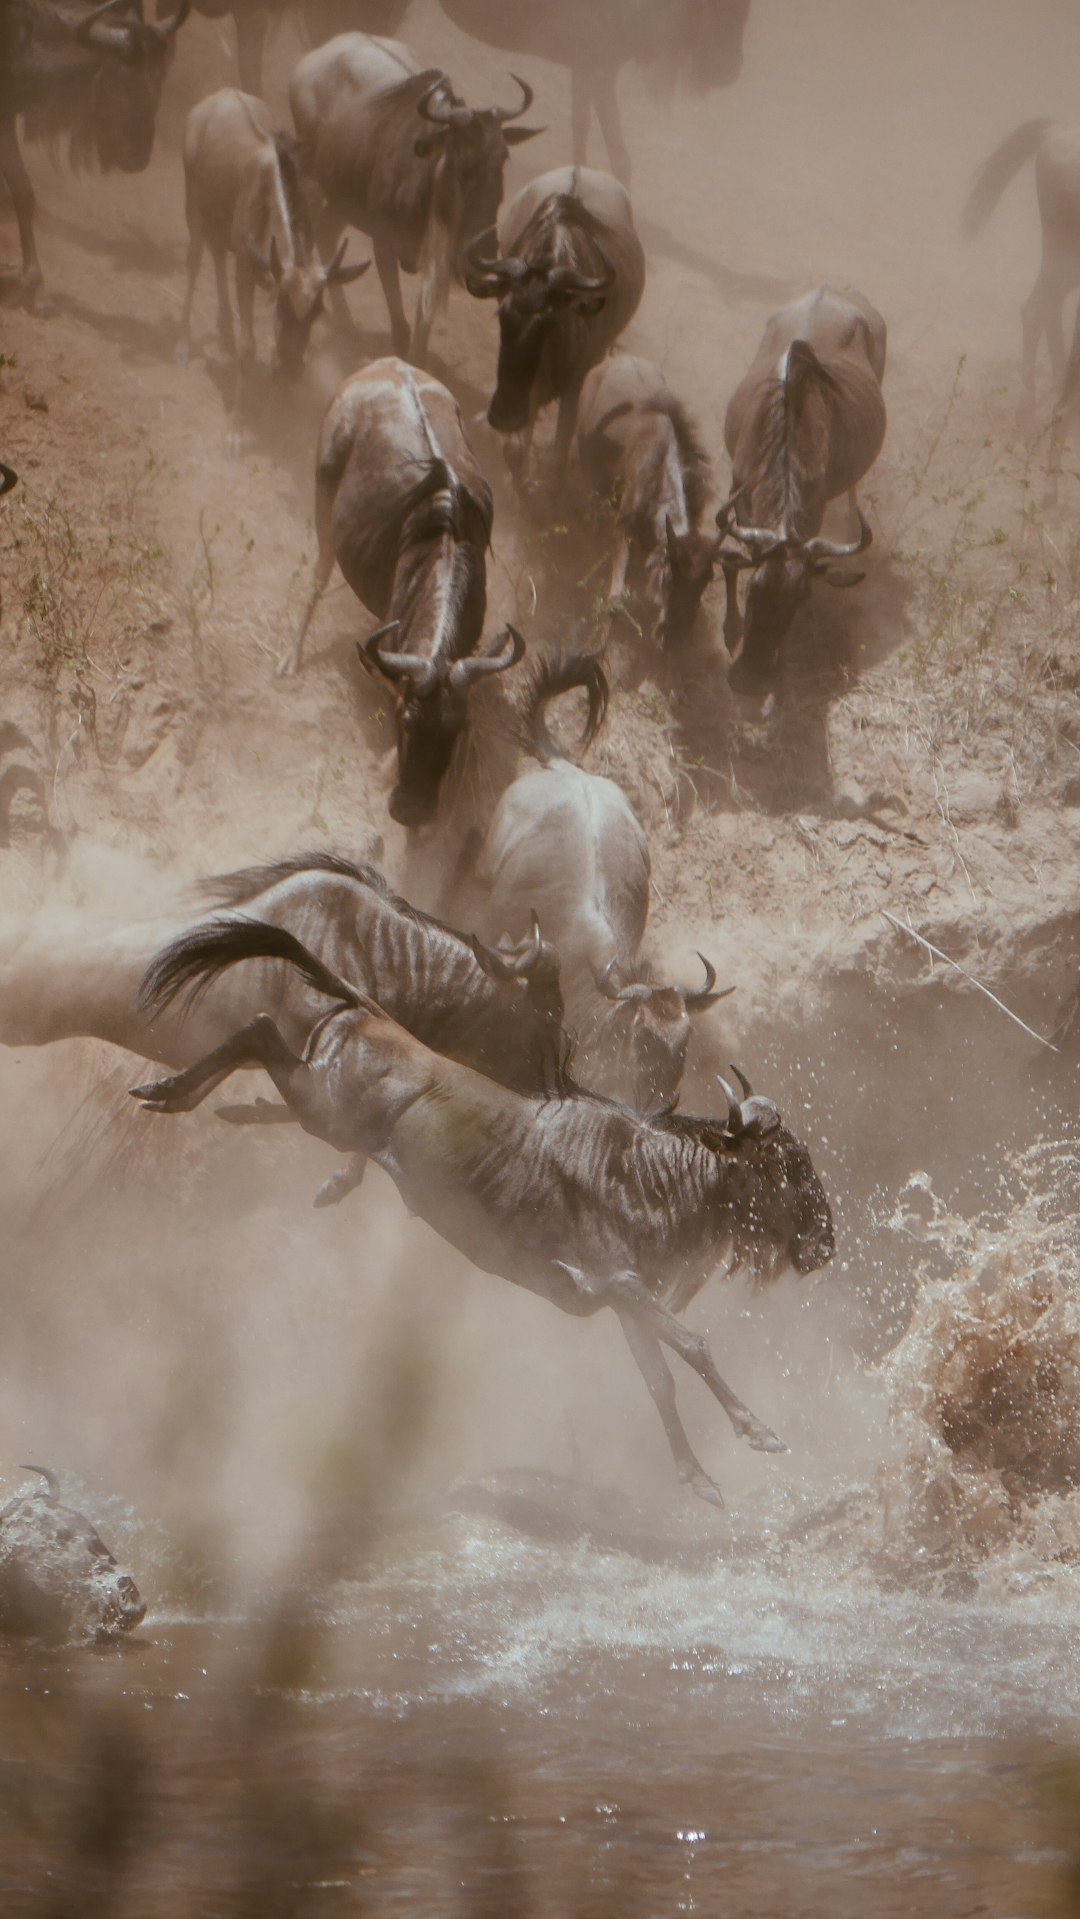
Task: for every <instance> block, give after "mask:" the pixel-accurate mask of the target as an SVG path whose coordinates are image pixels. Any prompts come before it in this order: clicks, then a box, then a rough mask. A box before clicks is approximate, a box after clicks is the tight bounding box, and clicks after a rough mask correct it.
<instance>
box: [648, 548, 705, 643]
mask: <svg viewBox="0 0 1080 1919" xmlns="http://www.w3.org/2000/svg"><path fill="white" fill-rule="evenodd" d="M665 532H666V547H665V556H664V564H663V565H662V568H661V572H660V577H659V581H658V591H657V594H656V599H657V611H656V619H655V622H654V625H653V633H652V637H653V639H654V640H655V641H656V643H657V645H659V646H681V645H682V644H683V642H684V641H686V640H688V639H689V638H690V636H691V634H692V633H693V630H694V622H695V620H696V619H697V616H698V613H699V611H700V608H701V602H702V599H703V597H704V595H705V592H706V590H707V588H708V587H709V586H710V585H711V584H712V577H713V573H714V572H715V570H716V554H717V548H718V545H719V542H718V541H717V540H715V539H713V538H712V537H711V536H710V535H709V534H707V533H702V532H700V531H698V529H697V528H695V527H690V528H689V529H688V531H687V532H685V533H676V531H675V529H674V527H673V526H672V524H671V520H670V518H669V519H668V521H667V523H666V528H665Z"/></svg>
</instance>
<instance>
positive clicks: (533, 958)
mask: <svg viewBox="0 0 1080 1919" xmlns="http://www.w3.org/2000/svg"><path fill="white" fill-rule="evenodd" d="M529 918H530V920H531V921H532V930H531V932H529V933H528V934H526V936H525V938H524V939H523V940H521V941H520V942H519V943H518V945H517V946H508V947H499V946H485V945H484V942H483V940H482V939H480V938H479V936H478V935H477V934H476V933H474V934H473V936H472V939H471V940H470V942H469V944H470V945H471V947H472V950H473V955H474V957H475V959H476V963H477V965H478V966H479V967H480V969H481V971H482V972H484V973H486V974H487V975H488V977H489V979H501V980H509V979H527V978H528V976H529V974H530V973H532V972H534V971H535V969H536V967H537V966H538V965H539V963H540V959H541V957H542V955H543V951H544V941H543V937H542V935H541V932H540V921H539V920H538V919H537V917H536V914H535V913H531V914H530V915H529Z"/></svg>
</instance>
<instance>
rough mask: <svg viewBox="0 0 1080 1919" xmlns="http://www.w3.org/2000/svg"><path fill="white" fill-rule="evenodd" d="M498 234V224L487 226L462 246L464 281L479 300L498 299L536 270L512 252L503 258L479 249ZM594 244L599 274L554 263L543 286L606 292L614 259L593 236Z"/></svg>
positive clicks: (553, 291)
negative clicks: (485, 253)
mask: <svg viewBox="0 0 1080 1919" xmlns="http://www.w3.org/2000/svg"><path fill="white" fill-rule="evenodd" d="M497 237H498V231H497V228H495V227H487V228H486V229H485V231H484V232H483V233H478V234H477V235H476V237H475V239H473V240H470V242H469V244H468V246H467V247H466V249H465V254H464V269H465V285H466V288H467V290H468V291H469V292H470V293H471V294H472V295H473V296H474V298H476V299H478V300H492V299H498V298H499V297H500V296H501V295H502V294H504V293H506V292H508V291H509V289H510V288H511V287H512V286H516V285H517V284H518V282H519V281H521V280H524V279H525V278H526V276H527V275H528V274H530V273H532V272H534V271H535V269H534V268H533V267H531V266H530V265H529V262H528V261H527V260H520V259H518V258H517V256H516V255H515V254H508V255H507V256H506V258H505V259H499V258H496V259H494V260H492V259H489V258H487V257H486V256H485V255H484V254H483V253H482V251H481V249H482V248H483V247H486V246H487V245H488V243H489V242H490V241H491V240H492V239H493V238H497ZM593 246H594V247H595V248H596V251H597V253H598V254H599V255H600V262H601V272H600V274H599V276H597V275H594V274H588V273H582V272H581V270H580V268H578V267H571V266H563V267H553V268H552V270H551V272H550V273H548V274H546V275H545V279H544V286H545V290H546V291H547V292H548V293H551V294H560V293H562V294H566V295H568V296H569V295H573V294H582V295H597V294H601V293H607V292H608V291H609V290H610V288H611V287H612V286H614V284H615V263H614V261H613V260H612V259H611V257H610V255H609V254H608V253H607V252H605V250H604V248H603V247H602V246H601V244H600V242H599V240H596V239H594V240H593Z"/></svg>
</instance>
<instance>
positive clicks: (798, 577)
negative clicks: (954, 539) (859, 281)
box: [717, 287, 886, 694]
mask: <svg viewBox="0 0 1080 1919" xmlns="http://www.w3.org/2000/svg"><path fill="white" fill-rule="evenodd" d="M885 344H886V334H885V322H884V320H883V319H882V317H881V315H880V313H879V312H878V311H877V308H876V307H873V306H871V304H870V302H869V300H867V299H866V298H865V296H864V295H863V294H861V293H858V292H856V291H855V289H854V288H851V287H848V288H844V289H841V290H836V289H834V288H832V287H818V288H817V289H816V290H815V291H814V292H813V293H808V294H806V295H805V296H804V298H803V299H801V300H795V301H793V302H792V304H791V305H790V306H786V307H783V308H781V309H780V311H779V312H777V313H774V314H773V316H772V318H771V319H770V321H769V323H768V325H767V326H766V328H765V334H764V337H763V339H762V342H761V345H760V347H759V348H758V352H757V356H756V358H755V360H754V364H753V366H752V367H751V368H750V371H749V373H747V374H746V376H745V378H744V379H743V380H742V381H741V382H740V384H739V386H738V387H737V388H736V390H735V392H734V394H733V395H732V398H731V401H730V403H729V405H728V409H727V416H726V418H725V421H724V440H725V442H726V445H727V450H728V452H729V454H730V455H731V488H732V491H731V498H730V500H729V501H728V503H727V505H726V506H725V507H722V508H721V510H720V512H719V513H718V514H717V523H718V525H719V527H720V530H721V532H722V533H724V534H726V535H727V536H728V538H730V539H734V540H737V541H738V542H739V546H738V547H737V548H736V547H728V546H726V545H725V547H723V548H722V549H721V552H720V555H719V558H720V561H721V564H722V565H723V568H724V573H725V580H726V586H727V614H726V619H725V625H724V637H725V639H726V641H727V644H728V649H729V651H731V652H734V651H735V649H736V647H738V646H739V643H740V642H741V648H740V650H739V652H738V657H737V658H736V660H735V664H734V666H733V667H732V668H731V672H730V674H729V684H730V685H731V687H732V688H733V690H734V691H735V692H737V693H751V694H760V693H765V692H768V691H769V689H770V687H771V685H772V682H773V679H774V675H775V672H776V667H777V664H778V659H779V653H780V648H781V645H782V643H783V641H784V638H785V637H786V635H787V632H788V629H789V627H790V625H791V622H792V620H793V618H794V616H795V613H796V612H797V610H798V608H799V607H800V606H801V605H802V603H803V601H804V600H805V599H806V598H807V597H808V595H809V593H810V588H811V586H812V584H813V581H814V580H815V579H819V578H821V579H825V580H827V581H828V582H829V584H830V585H831V586H854V585H857V583H858V582H859V581H860V580H861V579H862V577H863V575H862V574H861V573H851V572H846V571H844V569H843V568H841V567H838V566H836V564H835V562H836V561H837V560H843V559H850V558H852V557H853V556H854V555H855V554H857V553H862V552H864V551H865V550H866V548H867V547H868V546H869V545H870V542H871V538H872V535H871V532H870V527H869V525H868V524H867V522H866V520H865V518H864V517H863V515H862V513H861V512H860V511H859V508H858V505H857V502H856V498H855V488H856V485H857V483H858V482H859V481H860V480H861V479H862V478H863V475H864V474H865V473H867V472H868V471H869V469H870V468H871V466H872V465H873V463H874V461H875V460H876V459H877V456H878V454H879V453H880V451H881V447H882V443H883V441H884V438H885V401H884V397H883V395H882V391H881V381H882V377H883V375H884V372H885ZM841 494H846V495H847V497H848V505H849V510H850V513H851V516H852V518H853V519H856V520H857V522H858V527H859V531H858V534H857V536H856V537H855V538H854V539H853V540H849V541H838V540H827V539H824V538H823V537H822V534H821V525H822V521H823V519H824V515H825V508H826V506H827V505H828V502H829V501H830V500H833V499H836V498H837V497H838V496H839V495H841ZM744 569H749V570H750V583H749V586H748V588H747V594H746V612H745V616H744V615H743V614H742V613H741V612H740V609H739V603H738V574H739V573H740V572H741V571H743V570H744Z"/></svg>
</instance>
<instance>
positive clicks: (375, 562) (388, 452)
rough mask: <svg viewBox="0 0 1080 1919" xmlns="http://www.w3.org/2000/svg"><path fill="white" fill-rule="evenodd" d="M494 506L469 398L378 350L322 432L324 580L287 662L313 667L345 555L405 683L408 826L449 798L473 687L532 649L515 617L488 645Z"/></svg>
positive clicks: (401, 810)
mask: <svg viewBox="0 0 1080 1919" xmlns="http://www.w3.org/2000/svg"><path fill="white" fill-rule="evenodd" d="M491 514H492V507H491V489H490V487H489V486H488V483H487V481H486V480H485V479H484V476H483V474H482V473H481V471H480V468H479V467H478V466H477V464H476V460H475V458H474V457H473V453H472V449H471V447H470V446H469V443H468V441H467V439H466V438H465V430H464V427H463V426H462V424H461V415H460V413H459V412H458V407H457V402H456V401H455V400H454V398H453V396H452V395H451V394H450V393H448V392H447V390H446V388H445V387H444V386H442V385H440V383H439V381H438V380H435V379H432V377H431V375H430V374H427V373H420V372H418V371H417V370H416V369H415V368H413V367H410V366H407V365H406V364H405V362H404V361H403V360H394V359H387V360H374V361H373V362H372V364H371V365H370V366H367V367H364V368H363V369H362V370H361V372H359V373H354V374H353V376H352V378H351V379H349V380H346V382H345V384H344V386H343V387H342V388H341V389H340V391H339V392H338V393H337V394H336V396H335V398H334V399H333V400H331V402H330V405H329V407H328V409H327V412H326V417H325V419H324V420H323V424H322V431H321V433H320V435H319V447H318V453H317V456H316V467H315V530H316V534H317V537H318V542H319V554H318V559H317V561H316V567H315V583H314V586H313V588H312V593H311V598H310V600H309V601H308V605H307V609H306V611H305V613H304V618H303V621H302V623H301V626H300V631H299V633H298V634H297V637H296V640H295V642H294V644H293V646H292V647H291V648H290V650H289V651H288V653H287V654H286V655H285V656H284V658H283V659H282V661H281V665H280V668H279V671H281V672H283V673H296V672H299V670H300V666H301V664H302V660H303V649H304V638H305V635H306V633H307V629H308V626H309V624H310V621H311V617H312V615H313V613H314V611H315V608H316V606H317V605H318V602H319V599H320V597H321V595H322V593H323V592H324V590H325V588H326V584H327V581H328V580H329V578H330V575H331V573H332V571H333V567H334V561H335V559H336V560H337V563H338V565H339V566H340V568H341V570H342V572H343V573H344V575H345V578H346V579H347V580H348V582H349V585H350V586H351V587H352V590H353V592H354V593H355V594H356V596H357V598H358V599H360V600H362V601H363V603H364V605H365V606H366V607H367V608H368V609H369V611H371V612H372V613H375V614H377V615H378V617H379V618H380V619H381V620H383V621H384V622H385V624H384V625H383V626H381V627H380V628H379V629H378V631H377V632H376V633H372V634H371V635H370V636H369V637H368V639H366V640H365V641H364V642H363V645H362V647H361V649H360V652H361V658H362V659H363V660H365V661H366V662H367V663H369V664H370V665H371V666H372V667H375V668H377V670H378V671H379V672H380V673H382V674H383V675H384V676H385V678H386V679H388V680H390V681H392V682H393V684H394V686H395V689H396V703H397V729H398V780H397V785H396V786H395V788H394V790H393V792H392V793H391V795H390V801H389V806H390V814H391V818H393V819H395V820H398V821H399V822H400V823H401V825H402V826H421V825H423V824H424V822H425V821H427V820H430V819H431V818H432V816H433V814H434V812H435V808H436V805H437V802H438V797H439V787H440V785H441V783H442V779H443V775H444V774H445V772H446V770H447V767H448V766H449V764H450V758H451V755H452V753H453V750H454V746H455V744H456V742H457V739H458V737H459V735H460V734H461V732H462V730H463V728H464V726H465V721H466V717H467V707H468V696H469V689H470V687H472V686H473V685H475V683H476V681H477V680H479V679H482V678H484V677H485V676H486V675H488V674H491V673H503V672H505V671H506V669H507V668H508V667H510V666H514V665H516V664H517V662H518V660H520V658H521V656H522V654H523V652H524V650H525V642H524V640H523V639H522V637H521V635H520V633H518V632H517V631H516V629H515V628H513V627H509V626H508V627H506V628H505V629H504V631H503V632H502V633H500V634H499V635H498V636H497V637H496V638H495V639H494V640H492V641H491V642H490V643H489V644H488V646H487V647H485V649H484V651H483V652H482V653H479V654H474V648H475V647H476V644H477V642H478V640H479V638H480V634H481V632H482V630H483V625H484V613H485V611H486V607H487V584H486V571H485V565H486V563H485V554H486V550H487V545H488V540H489V538H490V535H491ZM391 634H393V635H394V636H395V638H394V650H393V651H392V652H391V651H389V650H388V649H387V647H386V645H385V642H386V640H387V639H388V637H389V636H390V635H391Z"/></svg>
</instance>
